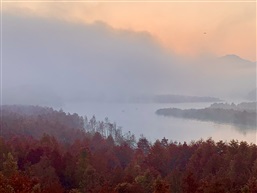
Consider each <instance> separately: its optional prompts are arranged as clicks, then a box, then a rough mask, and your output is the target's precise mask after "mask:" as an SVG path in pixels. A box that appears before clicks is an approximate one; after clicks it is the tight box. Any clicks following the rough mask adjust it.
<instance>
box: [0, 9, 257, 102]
mask: <svg viewBox="0 0 257 193" xmlns="http://www.w3.org/2000/svg"><path fill="white" fill-rule="evenodd" d="M212 60H216V59H212ZM209 61H210V59H208V60H205V59H204V60H197V62H196V61H195V62H192V61H190V62H189V61H187V62H185V60H182V59H181V58H178V57H177V56H175V55H174V54H171V53H170V52H167V51H166V50H164V48H163V47H162V46H160V45H159V44H158V43H157V42H156V40H155V39H154V38H153V37H152V36H151V35H150V34H149V33H147V32H133V31H128V30H117V29H114V28H112V27H110V26H108V25H107V24H106V23H103V22H100V21H99V22H95V23H93V24H82V23H69V22H65V21H60V20H55V19H50V18H39V17H30V16H28V15H27V16H26V15H19V16H18V15H14V14H10V13H4V17H3V96H4V98H3V101H4V102H6V103H15V102H16V101H19V103H21V100H16V99H15V96H16V98H19V97H20V98H23V99H24V101H25V100H27V101H28V102H29V101H32V100H31V98H35V97H39V99H38V100H36V101H37V102H38V101H40V97H42V99H43V98H44V99H45V98H47V100H43V101H46V102H48V103H49V100H50V99H49V98H51V97H53V98H54V100H53V101H56V100H60V101H64V102H66V101H69V100H77V101H78V100H107V101H110V100H116V101H117V100H121V99H124V98H125V99H126V98H129V97H133V96H138V95H142V94H167V93H169V94H189V95H209V94H211V95H215V96H222V95H223V96H224V95H225V94H228V93H229V92H231V84H233V81H236V82H235V83H236V84H234V86H235V88H234V87H233V86H232V90H240V89H242V87H243V88H244V89H249V91H250V90H251V89H252V87H254V86H252V75H251V77H250V78H249V77H247V75H249V73H248V72H247V73H246V76H244V77H243V78H244V79H243V83H242V85H240V88H238V85H239V84H238V82H240V81H242V78H240V77H239V76H234V75H235V74H236V72H237V71H236V70H235V69H238V67H236V68H235V69H234V67H232V68H231V67H225V66H222V67H221V66H219V67H218V68H219V70H216V71H214V69H213V68H211V67H210V64H208V63H209ZM214 63H215V62H214ZM214 63H213V65H216V63H215V64H214ZM227 69H230V70H229V71H228V70H227ZM213 72H214V73H213ZM251 72H252V71H251ZM220 74H223V75H222V76H219V75H220ZM228 75H229V76H228ZM238 78H239V79H238ZM227 80H229V83H228V84H223V85H222V81H227ZM223 83H224V82H223ZM221 85H222V86H221ZM254 85H255V84H254ZM42 90H43V91H44V92H43V93H45V95H44V94H40V93H42ZM30 93H31V94H30ZM33 93H34V94H33ZM35 93H36V94H35ZM38 93H39V94H38ZM10 96H11V97H10ZM21 96H23V97H21ZM33 101H35V100H33Z"/></svg>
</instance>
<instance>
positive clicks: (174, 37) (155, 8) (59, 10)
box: [3, 2, 256, 61]
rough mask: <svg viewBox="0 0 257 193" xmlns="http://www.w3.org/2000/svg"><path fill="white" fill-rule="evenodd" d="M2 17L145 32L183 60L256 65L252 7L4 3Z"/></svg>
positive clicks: (227, 5)
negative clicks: (234, 58) (211, 58)
mask: <svg viewBox="0 0 257 193" xmlns="http://www.w3.org/2000/svg"><path fill="white" fill-rule="evenodd" d="M3 10H4V11H5V12H14V13H16V14H22V15H34V16H40V17H47V18H51V19H60V20H65V21H68V22H75V23H78V22H79V23H94V22H96V21H102V22H105V23H106V24H108V25H110V26H112V27H113V28H114V29H125V30H131V31H136V32H139V31H145V32H147V33H149V34H151V35H152V36H153V37H154V38H155V39H156V40H157V41H158V42H159V43H160V44H161V45H162V46H163V47H164V48H166V49H167V50H168V51H170V52H171V53H175V54H178V55H182V56H185V57H197V56H199V55H203V54H212V55H215V56H223V55H226V54H236V55H239V56H240V57H242V58H246V59H248V60H251V61H256V3H249V2H248V3H247V2H241V3H239V2H237V3H236V2H227V3H225V2H224V3H217V2H215V3H208V2H204V3H203V2H198V3H197V2H190V3H185V2H184V3H174V2H165V3H164V2H163V3H158V2H150V3H146V2H140V3H139V2H137V3H135V2H134V3H125V2H120V3H112V2H106V3H100V2H87V3H72V2H69V3H60V2H59V3H56V2H52V3H49V2H48V3H17V2H16V3H3Z"/></svg>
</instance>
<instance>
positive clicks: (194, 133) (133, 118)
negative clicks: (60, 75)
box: [63, 103, 256, 143]
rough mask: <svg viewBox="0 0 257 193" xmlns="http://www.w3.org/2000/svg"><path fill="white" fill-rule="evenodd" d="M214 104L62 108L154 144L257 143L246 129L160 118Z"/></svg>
mask: <svg viewBox="0 0 257 193" xmlns="http://www.w3.org/2000/svg"><path fill="white" fill-rule="evenodd" d="M210 105H211V103H178V104H131V103H70V104H66V105H65V106H64V107H63V110H64V111H65V112H70V113H75V112H76V113H78V114H79V115H82V116H84V115H86V116H87V117H89V118H91V117H92V116H93V115H95V116H96V118H97V120H104V118H105V117H108V118H109V120H110V121H111V122H116V123H117V125H119V126H122V128H123V132H128V131H131V132H132V133H134V134H135V135H136V137H137V138H138V137H139V136H140V134H143V135H144V136H145V137H147V138H148V139H150V140H151V141H154V140H156V139H162V138H163V137H166V138H168V139H169V140H173V141H179V142H184V141H186V142H190V141H192V140H199V139H201V138H202V139H207V138H209V137H212V138H213V139H214V140H215V141H218V140H224V141H230V140H231V139H238V140H240V141H241V140H244V141H247V142H252V143H256V130H247V131H246V130H244V131H243V132H242V131H241V130H240V128H238V127H236V126H231V125H226V124H217V123H213V122H202V121H197V120H190V119H181V118H174V117H163V116H157V115H156V114H155V111H156V110H157V109H160V108H169V107H173V108H180V109H191V108H195V109H200V108H205V107H208V106H210Z"/></svg>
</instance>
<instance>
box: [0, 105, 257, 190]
mask: <svg viewBox="0 0 257 193" xmlns="http://www.w3.org/2000/svg"><path fill="white" fill-rule="evenodd" d="M0 123H1V124H0V126H1V128H0V131H1V137H0V192H1V193H2V192H3V193H5V192H6V193H7V192H19V193H30V192H33V193H49V192H53V193H54V192H56V193H59V192H60V193H61V192H66V193H78V192H81V193H83V192H100V193H130V192H131V193H149V192H153V193H168V192H169V193H216V192H217V193H222V192H229V193H256V192H257V147H256V145H255V144H248V143H247V142H243V141H242V142H238V141H236V140H233V141H230V142H223V141H219V142H214V141H213V140H212V139H208V140H206V141H204V140H199V141H194V142H191V143H189V144H187V143H178V142H175V141H172V139H171V140H170V141H169V140H168V139H166V138H163V139H161V140H156V141H154V142H149V141H148V140H147V139H146V138H145V137H143V136H141V137H140V138H139V139H138V140H136V139H135V137H134V135H133V134H131V133H129V132H128V133H125V134H123V133H122V129H121V128H120V127H117V126H116V124H115V123H110V122H109V121H108V118H106V119H105V120H104V121H97V120H96V118H95V117H92V118H91V119H89V120H88V118H87V117H81V116H79V115H78V114H67V113H65V112H63V111H61V110H60V111H56V110H53V109H51V108H45V107H38V106H1V122H0Z"/></svg>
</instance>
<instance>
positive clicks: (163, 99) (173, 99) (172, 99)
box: [130, 94, 222, 103]
mask: <svg viewBox="0 0 257 193" xmlns="http://www.w3.org/2000/svg"><path fill="white" fill-rule="evenodd" d="M130 100H131V102H138V103H142V102H143V103H144V102H147V103H195V102H220V101H222V100H221V99H219V98H215V97H208V96H187V95H173V94H165V95H153V96H140V97H134V98H131V99H130Z"/></svg>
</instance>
